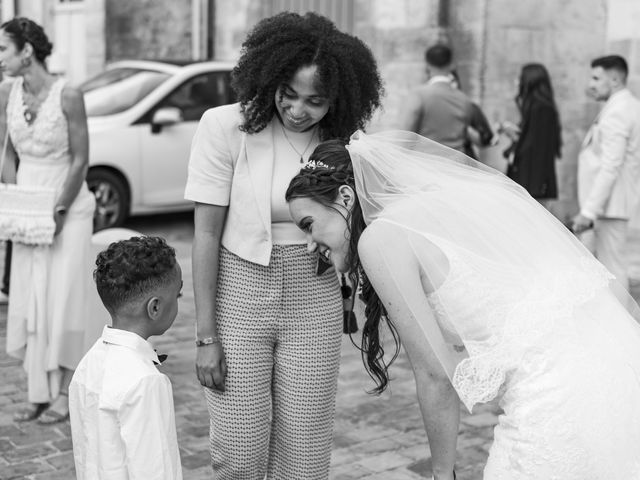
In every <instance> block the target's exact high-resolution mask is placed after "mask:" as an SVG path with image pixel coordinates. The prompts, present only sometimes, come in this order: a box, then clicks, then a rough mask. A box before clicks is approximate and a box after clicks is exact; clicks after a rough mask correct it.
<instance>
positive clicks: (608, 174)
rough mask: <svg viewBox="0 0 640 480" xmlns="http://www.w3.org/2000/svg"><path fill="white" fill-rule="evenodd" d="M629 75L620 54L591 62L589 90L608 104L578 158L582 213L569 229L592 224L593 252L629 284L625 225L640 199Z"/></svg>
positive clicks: (637, 107) (637, 126)
mask: <svg viewBox="0 0 640 480" xmlns="http://www.w3.org/2000/svg"><path fill="white" fill-rule="evenodd" d="M627 74H628V67H627V62H626V61H625V60H624V58H622V57H620V56H617V55H611V56H606V57H600V58H597V59H595V60H593V62H591V79H590V81H589V93H590V94H591V95H592V96H593V97H594V98H595V99H596V100H598V101H604V102H606V103H605V104H604V106H603V108H602V110H601V111H600V114H599V115H598V117H597V118H596V120H595V122H594V124H593V126H592V127H591V129H590V130H589V132H588V133H587V136H586V137H585V139H584V142H583V144H582V150H581V151H580V156H579V158H578V200H579V203H580V213H579V214H578V215H576V216H575V217H574V218H573V225H572V229H573V231H574V232H575V233H582V232H584V231H586V230H588V229H590V228H593V233H594V245H593V247H594V249H595V252H594V253H595V255H596V257H597V258H598V259H599V260H600V261H601V262H602V264H604V266H605V267H607V268H608V269H609V271H611V273H613V274H614V275H615V276H616V278H617V279H618V280H619V281H620V283H621V284H622V285H623V286H624V287H625V288H627V289H628V288H629V279H628V276H627V260H626V258H625V244H626V241H627V228H628V222H629V218H631V217H632V216H633V215H634V213H635V210H636V208H638V204H639V200H640V101H638V99H637V98H636V97H635V96H634V95H633V94H632V93H631V92H630V91H629V90H628V89H627V88H626V80H627Z"/></svg>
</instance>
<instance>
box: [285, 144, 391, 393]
mask: <svg viewBox="0 0 640 480" xmlns="http://www.w3.org/2000/svg"><path fill="white" fill-rule="evenodd" d="M309 163H310V164H311V165H315V166H314V167H313V168H303V169H302V170H300V173H298V174H297V175H296V176H295V177H294V178H293V179H292V180H291V183H290V184H289V188H288V189H287V192H286V194H285V198H286V200H287V202H289V201H291V200H292V199H294V198H311V199H313V200H315V201H317V202H319V203H321V204H322V205H324V206H326V207H327V208H332V209H335V207H334V204H335V200H336V198H337V197H338V190H339V188H340V187H341V186H342V185H348V186H350V187H351V188H353V189H354V191H355V181H354V177H353V167H352V165H351V158H350V157H349V152H348V151H347V149H346V148H345V144H344V142H342V141H341V140H328V141H325V142H322V143H320V144H319V145H318V146H317V147H316V149H315V150H314V151H313V153H312V154H311V156H310V157H309ZM356 193H357V192H356ZM345 221H346V222H347V228H348V232H349V252H348V258H347V262H348V264H349V279H350V280H351V284H352V285H357V283H358V280H361V281H362V299H363V300H364V302H365V305H366V307H365V317H366V321H365V323H364V326H363V327H362V343H361V346H360V347H359V348H360V352H361V354H362V361H363V363H364V366H365V368H366V370H367V373H368V374H369V375H370V376H371V378H372V379H373V380H374V382H375V383H376V385H377V386H376V388H374V389H373V390H372V392H371V393H382V392H383V391H384V390H385V389H386V388H387V385H388V384H389V374H388V369H389V366H390V365H391V364H392V363H393V361H394V360H395V359H396V358H397V356H398V353H399V351H400V339H399V337H398V333H397V330H396V328H395V326H394V325H393V322H392V321H391V320H390V319H389V317H388V315H387V312H386V310H385V308H384V306H383V304H382V302H381V301H380V298H379V297H378V294H377V293H376V291H375V290H374V288H373V286H372V285H371V282H370V281H369V279H368V278H367V275H366V273H365V272H364V270H363V269H362V265H361V264H360V258H359V256H358V240H359V239H360V236H361V235H362V232H363V231H364V229H365V228H366V226H367V225H366V223H365V221H364V217H363V215H362V209H361V208H360V203H359V201H358V198H357V195H356V198H355V203H354V205H353V208H352V209H351V212H349V214H348V215H347V217H346V218H345ZM384 323H386V324H387V326H388V328H389V331H390V332H391V336H392V338H393V341H394V347H395V350H394V352H393V356H392V358H391V359H390V360H389V361H388V362H387V361H385V359H384V348H383V346H382V342H381V340H380V327H381V324H384Z"/></svg>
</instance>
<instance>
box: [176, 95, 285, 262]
mask: <svg viewBox="0 0 640 480" xmlns="http://www.w3.org/2000/svg"><path fill="white" fill-rule="evenodd" d="M242 120H243V119H242V115H241V113H240V104H239V103H235V104H232V105H223V106H221V107H216V108H212V109H210V110H207V111H206V112H205V113H204V115H203V116H202V118H201V120H200V123H199V125H198V129H197V131H196V134H195V135H194V137H193V142H192V144H191V156H190V158H189V175H188V178H187V186H186V189H185V198H186V199H187V200H192V201H194V202H200V203H208V204H211V205H222V206H228V207H229V210H228V212H227V218H226V221H225V226H224V231H223V234H222V245H223V246H224V247H225V248H226V249H227V250H229V251H231V252H233V253H235V254H236V255H238V256H239V257H241V258H244V259H245V260H248V261H250V262H253V263H258V264H260V265H268V264H269V259H270V257H271V248H272V238H271V177H272V175H273V162H274V146H273V131H272V130H273V127H272V125H271V124H269V125H267V127H266V128H265V129H264V130H262V131H261V132H259V133H256V134H251V135H248V134H246V133H244V132H241V131H240V130H239V126H240V124H241V123H242Z"/></svg>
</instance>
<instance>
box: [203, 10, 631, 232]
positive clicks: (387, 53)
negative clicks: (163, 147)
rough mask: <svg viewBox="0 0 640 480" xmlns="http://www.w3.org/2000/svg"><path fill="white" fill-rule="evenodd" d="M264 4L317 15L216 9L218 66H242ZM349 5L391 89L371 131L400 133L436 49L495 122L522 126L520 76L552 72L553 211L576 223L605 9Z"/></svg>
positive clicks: (489, 155)
mask: <svg viewBox="0 0 640 480" xmlns="http://www.w3.org/2000/svg"><path fill="white" fill-rule="evenodd" d="M611 1H612V2H615V1H625V0H611ZM632 1H633V0H632ZM264 3H268V4H270V5H271V6H272V9H271V12H270V13H273V12H274V11H277V10H278V8H279V7H286V8H288V9H292V10H295V9H298V10H299V11H303V10H305V9H307V8H308V7H310V6H312V5H313V2H310V1H305V0H297V1H296V0H289V1H286V2H284V1H279V0H272V1H271V2H259V1H255V0H216V2H215V8H216V11H217V21H216V33H215V35H216V47H217V48H216V56H217V57H219V58H224V59H235V58H236V57H237V54H238V52H239V46H240V43H241V41H242V39H243V38H244V35H245V33H246V32H247V30H248V29H249V28H250V27H251V26H252V25H254V24H255V22H257V21H258V20H259V19H260V18H262V15H264V14H265V11H264V10H265V8H264ZM350 3H351V4H352V9H353V12H354V13H353V15H352V17H353V19H352V22H351V24H350V25H347V28H345V29H346V30H347V31H349V32H350V33H353V34H354V35H357V36H358V37H360V38H361V39H362V40H364V41H365V42H366V43H367V44H368V45H370V47H371V49H372V50H373V53H374V55H375V56H376V58H377V59H378V62H379V65H380V69H381V72H382V76H383V78H384V80H385V85H386V98H385V102H384V108H383V110H382V111H381V112H379V114H378V115H377V116H376V118H375V119H374V121H373V122H372V125H371V126H370V131H376V130H381V129H388V128H397V127H398V125H399V122H400V119H401V115H402V110H403V103H404V101H405V98H406V97H407V93H408V92H409V90H410V89H411V88H412V87H413V86H415V85H417V84H419V83H421V82H423V81H424V80H425V65H424V51H425V49H426V48H427V47H428V46H429V45H431V44H433V43H435V42H436V41H446V42H448V43H450V44H451V45H452V47H453V49H454V52H455V56H456V62H457V66H458V72H459V74H460V77H461V79H462V87H463V89H464V90H465V91H466V92H467V93H468V94H469V95H470V96H471V97H472V99H473V100H474V101H476V102H478V103H479V104H480V105H481V106H482V108H483V109H484V111H485V113H486V114H487V117H488V118H489V120H490V121H492V122H498V121H501V120H511V121H517V119H518V115H517V110H516V108H515V104H514V100H513V99H514V97H515V95H516V91H515V89H516V87H515V80H516V78H517V76H518V74H519V71H520V68H521V66H522V65H523V64H525V63H528V62H540V63H543V64H544V65H546V66H547V68H548V69H549V71H550V74H551V77H552V81H553V84H554V89H555V93H556V100H557V103H558V106H559V110H560V115H561V119H562V125H563V141H564V147H563V158H562V159H561V160H560V161H559V162H558V175H559V182H560V191H561V196H560V199H559V201H558V202H555V203H554V204H553V205H552V210H553V211H554V213H555V214H556V215H557V216H558V217H560V218H561V219H563V220H566V219H568V218H569V216H571V215H572V214H574V213H575V211H576V210H577V205H576V200H575V199H576V182H575V171H576V159H577V154H578V150H579V146H580V143H581V141H582V138H583V137H584V134H585V132H586V130H587V128H588V126H589V125H590V123H591V121H592V119H593V118H594V117H595V115H596V113H597V110H598V106H597V105H596V104H595V103H594V102H593V101H591V100H589V99H588V98H587V96H586V94H585V89H586V86H587V81H588V77H589V62H590V60H591V59H592V58H593V57H595V56H599V55H602V54H604V53H605V52H606V51H607V12H608V2H607V1H606V0H570V1H565V2H558V1H556V0H523V1H519V2H513V1H512V0H481V1H461V0H449V1H447V0H398V1H393V2H391V1H388V0H354V1H353V2H350ZM261 5H262V8H260V6H261ZM324 13H326V12H324ZM340 14H341V12H340V11H336V12H335V16H334V17H333V18H334V19H336V18H340ZM638 63H640V62H638ZM638 68H640V65H639V66H638ZM504 148H506V145H505V144H504V143H503V144H502V145H500V146H498V147H496V148H493V149H489V150H486V151H485V152H484V153H483V159H484V161H485V162H487V163H489V164H491V165H493V166H495V167H497V168H501V169H502V168H505V164H504V160H503V159H502V155H501V151H502V149H504Z"/></svg>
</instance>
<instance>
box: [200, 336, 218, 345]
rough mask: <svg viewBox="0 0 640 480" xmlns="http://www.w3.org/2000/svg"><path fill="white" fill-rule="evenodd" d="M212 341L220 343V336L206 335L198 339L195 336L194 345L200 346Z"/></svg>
mask: <svg viewBox="0 0 640 480" xmlns="http://www.w3.org/2000/svg"><path fill="white" fill-rule="evenodd" d="M213 343H222V340H220V337H206V338H203V339H202V340H200V339H199V338H196V347H202V346H203V345H211V344H213Z"/></svg>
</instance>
